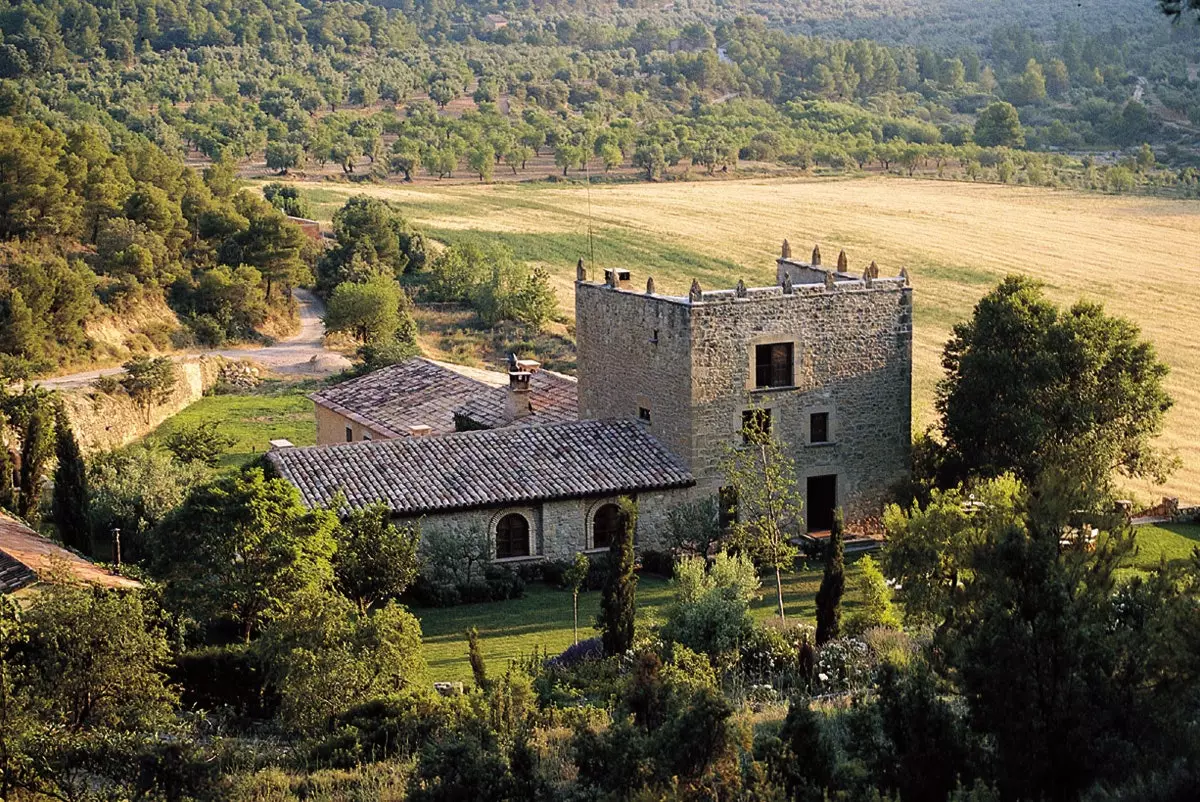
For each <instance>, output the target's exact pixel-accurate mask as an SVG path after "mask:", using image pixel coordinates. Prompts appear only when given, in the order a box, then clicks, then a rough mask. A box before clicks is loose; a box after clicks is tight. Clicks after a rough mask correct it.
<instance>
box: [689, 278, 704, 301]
mask: <svg viewBox="0 0 1200 802" xmlns="http://www.w3.org/2000/svg"><path fill="white" fill-rule="evenodd" d="M703 299H704V293H703V291H702V290H701V289H700V282H699V281H698V280H697V279H692V286H691V289H689V290H688V300H689V301H700V300H703Z"/></svg>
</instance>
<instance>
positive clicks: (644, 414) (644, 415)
mask: <svg viewBox="0 0 1200 802" xmlns="http://www.w3.org/2000/svg"><path fill="white" fill-rule="evenodd" d="M638 420H640V421H642V422H644V423H649V422H650V410H648V409H646V408H645V407H638Z"/></svg>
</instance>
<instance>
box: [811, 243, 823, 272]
mask: <svg viewBox="0 0 1200 802" xmlns="http://www.w3.org/2000/svg"><path fill="white" fill-rule="evenodd" d="M812 266H813V267H820V266H821V246H820V245H814V246H813V254H812Z"/></svg>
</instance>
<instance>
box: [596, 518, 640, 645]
mask: <svg viewBox="0 0 1200 802" xmlns="http://www.w3.org/2000/svg"><path fill="white" fill-rule="evenodd" d="M621 522H622V524H623V525H622V527H621V531H620V532H619V533H618V534H617V536H616V537H615V538H613V542H612V545H610V546H609V547H608V578H607V579H606V580H605V582H604V595H603V596H602V597H601V599H600V621H599V624H600V639H601V641H602V642H603V643H604V653H605V654H607V655H614V654H624V653H625V652H627V651H629V650H630V649H631V648H632V647H633V617H634V613H635V595H636V593H637V575H636V574H635V573H634V572H633V569H634V558H633V533H634V531H635V530H636V529H637V506H636V505H635V504H634V503H633V502H632V501H630V500H629V499H622V500H621Z"/></svg>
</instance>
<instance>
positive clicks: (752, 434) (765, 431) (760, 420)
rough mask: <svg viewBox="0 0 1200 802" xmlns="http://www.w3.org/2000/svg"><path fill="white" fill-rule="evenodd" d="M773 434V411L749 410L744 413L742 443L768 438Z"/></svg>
mask: <svg viewBox="0 0 1200 802" xmlns="http://www.w3.org/2000/svg"><path fill="white" fill-rule="evenodd" d="M770 434H771V410H769V409H747V410H744V411H743V412H742V442H743V443H749V442H750V441H752V440H756V439H759V438H763V437H767V436H768V435H770Z"/></svg>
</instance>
